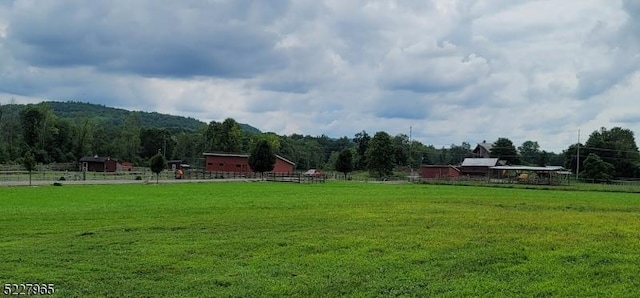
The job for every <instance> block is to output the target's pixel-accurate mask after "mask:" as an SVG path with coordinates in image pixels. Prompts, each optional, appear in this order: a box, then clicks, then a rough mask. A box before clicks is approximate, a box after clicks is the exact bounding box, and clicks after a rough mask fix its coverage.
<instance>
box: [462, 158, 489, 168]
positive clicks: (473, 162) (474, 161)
mask: <svg viewBox="0 0 640 298" xmlns="http://www.w3.org/2000/svg"><path fill="white" fill-rule="evenodd" d="M497 164H498V159H497V158H465V159H464V160H463V161H462V166H463V167H495V166H496V165H497Z"/></svg>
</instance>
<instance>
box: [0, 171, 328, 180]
mask: <svg viewBox="0 0 640 298" xmlns="http://www.w3.org/2000/svg"><path fill="white" fill-rule="evenodd" d="M326 178H327V177H326V176H324V175H322V176H313V177H310V176H305V175H304V174H302V173H298V172H293V173H265V174H264V176H261V175H260V174H259V173H253V172H245V173H238V172H221V171H205V170H197V169H189V170H186V171H184V172H183V175H181V176H178V175H177V173H176V172H174V171H172V170H165V171H162V172H161V173H160V174H159V175H158V179H160V180H217V179H251V180H255V179H261V180H268V181H290V182H294V181H295V182H299V183H308V182H311V183H315V182H324V181H325V180H326ZM30 179H31V180H32V181H52V182H53V181H125V180H144V181H151V180H156V175H155V174H154V173H153V172H151V171H150V170H149V169H145V168H140V169H134V170H132V171H118V172H79V171H68V170H67V171H51V170H46V169H44V168H42V169H39V170H34V171H32V172H31V177H29V172H28V171H25V170H2V171H0V183H2V182H4V183H7V182H24V181H29V180H30Z"/></svg>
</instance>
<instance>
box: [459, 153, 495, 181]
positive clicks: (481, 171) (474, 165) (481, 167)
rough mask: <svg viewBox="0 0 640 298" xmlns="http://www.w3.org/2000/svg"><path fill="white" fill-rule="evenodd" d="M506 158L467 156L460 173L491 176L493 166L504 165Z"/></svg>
mask: <svg viewBox="0 0 640 298" xmlns="http://www.w3.org/2000/svg"><path fill="white" fill-rule="evenodd" d="M504 162H505V161H504V160H499V159H497V158H465V159H464V161H462V165H461V166H460V175H463V176H483V177H486V176H489V175H490V174H491V168H492V167H495V166H500V165H504Z"/></svg>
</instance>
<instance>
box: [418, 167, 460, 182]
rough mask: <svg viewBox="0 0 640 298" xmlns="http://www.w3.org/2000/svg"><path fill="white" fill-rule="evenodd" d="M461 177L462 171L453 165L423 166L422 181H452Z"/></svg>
mask: <svg viewBox="0 0 640 298" xmlns="http://www.w3.org/2000/svg"><path fill="white" fill-rule="evenodd" d="M458 176H460V169H459V168H457V167H455V166H452V165H422V171H421V177H422V179H450V178H456V177H458Z"/></svg>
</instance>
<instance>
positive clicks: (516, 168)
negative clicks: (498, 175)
mask: <svg viewBox="0 0 640 298" xmlns="http://www.w3.org/2000/svg"><path fill="white" fill-rule="evenodd" d="M491 169H494V170H512V171H533V172H544V171H550V172H557V171H564V168H563V167H561V166H545V167H529V166H497V167H492V168H491Z"/></svg>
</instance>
